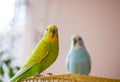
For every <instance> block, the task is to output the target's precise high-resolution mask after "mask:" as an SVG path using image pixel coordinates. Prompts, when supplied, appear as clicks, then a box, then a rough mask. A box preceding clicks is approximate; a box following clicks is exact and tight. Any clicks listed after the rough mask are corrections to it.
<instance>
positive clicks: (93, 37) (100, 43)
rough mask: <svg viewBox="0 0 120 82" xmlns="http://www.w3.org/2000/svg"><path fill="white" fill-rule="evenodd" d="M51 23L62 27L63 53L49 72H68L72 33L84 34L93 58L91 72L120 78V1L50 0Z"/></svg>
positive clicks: (49, 19) (61, 48) (49, 17)
mask: <svg viewBox="0 0 120 82" xmlns="http://www.w3.org/2000/svg"><path fill="white" fill-rule="evenodd" d="M48 7H49V9H48V11H49V12H48V24H51V23H53V24H56V25H57V26H58V28H59V37H60V53H59V57H58V59H57V61H56V62H55V64H54V65H52V66H51V67H50V68H49V69H48V70H47V71H46V72H53V73H55V74H56V73H67V70H66V68H65V60H66V55H67V52H68V50H69V47H70V38H71V36H72V35H73V34H79V35H80V36H82V37H83V39H84V42H85V45H86V48H87V50H88V52H89V53H90V56H91V58H92V70H91V73H90V75H93V76H101V77H110V78H119V79H120V0H51V1H49V3H48Z"/></svg>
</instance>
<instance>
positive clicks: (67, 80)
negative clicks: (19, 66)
mask: <svg viewBox="0 0 120 82" xmlns="http://www.w3.org/2000/svg"><path fill="white" fill-rule="evenodd" d="M43 81H44V82H120V79H111V78H103V77H95V76H87V75H79V74H61V75H51V76H43V77H37V78H29V79H27V80H25V81H24V82H43Z"/></svg>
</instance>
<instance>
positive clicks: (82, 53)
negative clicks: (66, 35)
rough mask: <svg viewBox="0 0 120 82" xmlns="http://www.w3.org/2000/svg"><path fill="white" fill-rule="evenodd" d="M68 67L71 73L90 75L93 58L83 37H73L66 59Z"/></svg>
mask: <svg viewBox="0 0 120 82" xmlns="http://www.w3.org/2000/svg"><path fill="white" fill-rule="evenodd" d="M66 67H67V70H68V72H70V73H78V74H85V75H88V74H89V73H90V69H91V59H90V56H89V54H88V52H87V50H86V48H85V45H84V42H83V40H82V38H81V37H80V36H78V35H75V36H73V37H72V42H71V47H70V50H69V52H68V55H67V59H66Z"/></svg>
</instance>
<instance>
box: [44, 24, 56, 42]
mask: <svg viewBox="0 0 120 82" xmlns="http://www.w3.org/2000/svg"><path fill="white" fill-rule="evenodd" d="M43 38H44V40H45V41H46V42H50V43H58V29H57V27H56V26H55V25H53V24H52V25H49V26H48V27H47V28H46V30H45V32H44V36H43Z"/></svg>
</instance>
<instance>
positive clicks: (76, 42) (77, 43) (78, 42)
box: [72, 35, 84, 48]
mask: <svg viewBox="0 0 120 82" xmlns="http://www.w3.org/2000/svg"><path fill="white" fill-rule="evenodd" d="M72 46H74V47H76V48H82V47H84V42H83V40H82V38H81V37H80V36H78V35H74V36H72Z"/></svg>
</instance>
